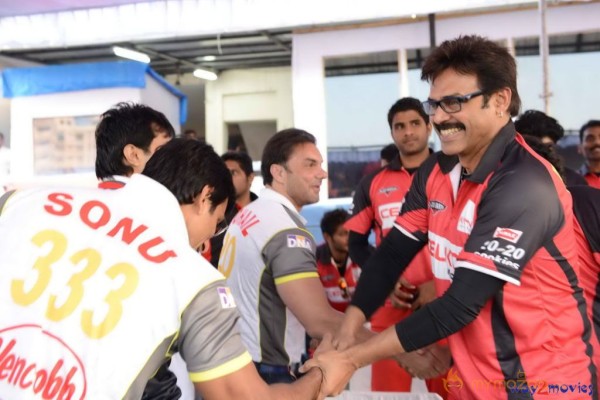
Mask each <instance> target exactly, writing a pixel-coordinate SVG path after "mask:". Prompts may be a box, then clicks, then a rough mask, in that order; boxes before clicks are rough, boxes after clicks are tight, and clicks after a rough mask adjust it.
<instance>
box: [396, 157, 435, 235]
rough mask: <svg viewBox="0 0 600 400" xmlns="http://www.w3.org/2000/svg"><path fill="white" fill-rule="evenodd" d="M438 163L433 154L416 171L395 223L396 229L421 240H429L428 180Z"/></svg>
mask: <svg viewBox="0 0 600 400" xmlns="http://www.w3.org/2000/svg"><path fill="white" fill-rule="evenodd" d="M436 163H437V158H436V155H435V154H433V155H431V156H430V157H429V158H428V159H427V160H426V161H425V162H424V163H423V164H422V165H421V167H419V169H418V170H417V172H415V177H414V178H413V181H412V183H411V185H410V189H409V190H408V193H407V194H406V197H405V198H404V199H405V200H404V204H403V205H402V211H401V212H400V215H398V218H396V222H395V223H394V227H395V228H396V229H399V230H400V231H401V232H403V233H404V234H405V235H407V236H409V237H412V238H413V239H416V240H419V241H421V242H426V241H427V231H428V230H429V229H428V228H429V208H428V203H427V181H428V179H429V177H430V175H431V173H432V171H433V169H434V167H435V165H436Z"/></svg>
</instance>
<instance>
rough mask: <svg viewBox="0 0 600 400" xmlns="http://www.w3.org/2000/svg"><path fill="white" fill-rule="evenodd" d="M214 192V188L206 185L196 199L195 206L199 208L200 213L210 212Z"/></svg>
mask: <svg viewBox="0 0 600 400" xmlns="http://www.w3.org/2000/svg"><path fill="white" fill-rule="evenodd" d="M213 191H214V188H213V187H212V186H208V185H204V187H203V188H202V190H201V191H200V193H199V194H198V196H196V198H195V199H194V204H195V205H196V206H197V209H198V211H201V210H204V209H206V210H210V208H211V207H212V200H211V196H212V193H213Z"/></svg>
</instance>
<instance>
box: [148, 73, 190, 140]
mask: <svg viewBox="0 0 600 400" xmlns="http://www.w3.org/2000/svg"><path fill="white" fill-rule="evenodd" d="M140 102H142V103H143V104H146V105H147V106H150V107H152V108H154V109H155V110H158V111H160V112H162V113H163V114H165V117H167V119H168V120H169V122H170V123H171V125H173V128H175V133H179V132H180V130H181V124H180V123H179V98H178V97H175V95H173V94H172V93H171V92H169V91H168V90H167V89H165V87H164V86H162V85H161V84H159V83H158V82H157V81H156V80H155V79H154V78H152V77H151V76H150V75H148V74H146V88H145V89H144V90H141V91H140Z"/></svg>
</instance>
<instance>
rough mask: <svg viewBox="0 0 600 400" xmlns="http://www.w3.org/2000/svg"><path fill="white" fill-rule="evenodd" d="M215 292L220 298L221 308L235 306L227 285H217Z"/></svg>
mask: <svg viewBox="0 0 600 400" xmlns="http://www.w3.org/2000/svg"><path fill="white" fill-rule="evenodd" d="M217 293H218V294H219V300H221V308H235V307H236V306H235V299H234V298H233V294H232V293H231V289H229V288H228V287H224V286H222V287H218V288H217Z"/></svg>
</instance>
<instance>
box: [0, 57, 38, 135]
mask: <svg viewBox="0 0 600 400" xmlns="http://www.w3.org/2000/svg"><path fill="white" fill-rule="evenodd" d="M36 65H40V64H39V63H34V62H30V61H23V60H19V59H16V58H12V57H6V56H1V55H0V72H1V71H2V70H3V69H5V68H15V67H33V66H36ZM0 132H2V133H3V134H4V138H5V139H6V144H7V145H8V146H9V147H10V99H5V98H3V97H2V85H1V84H0Z"/></svg>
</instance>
